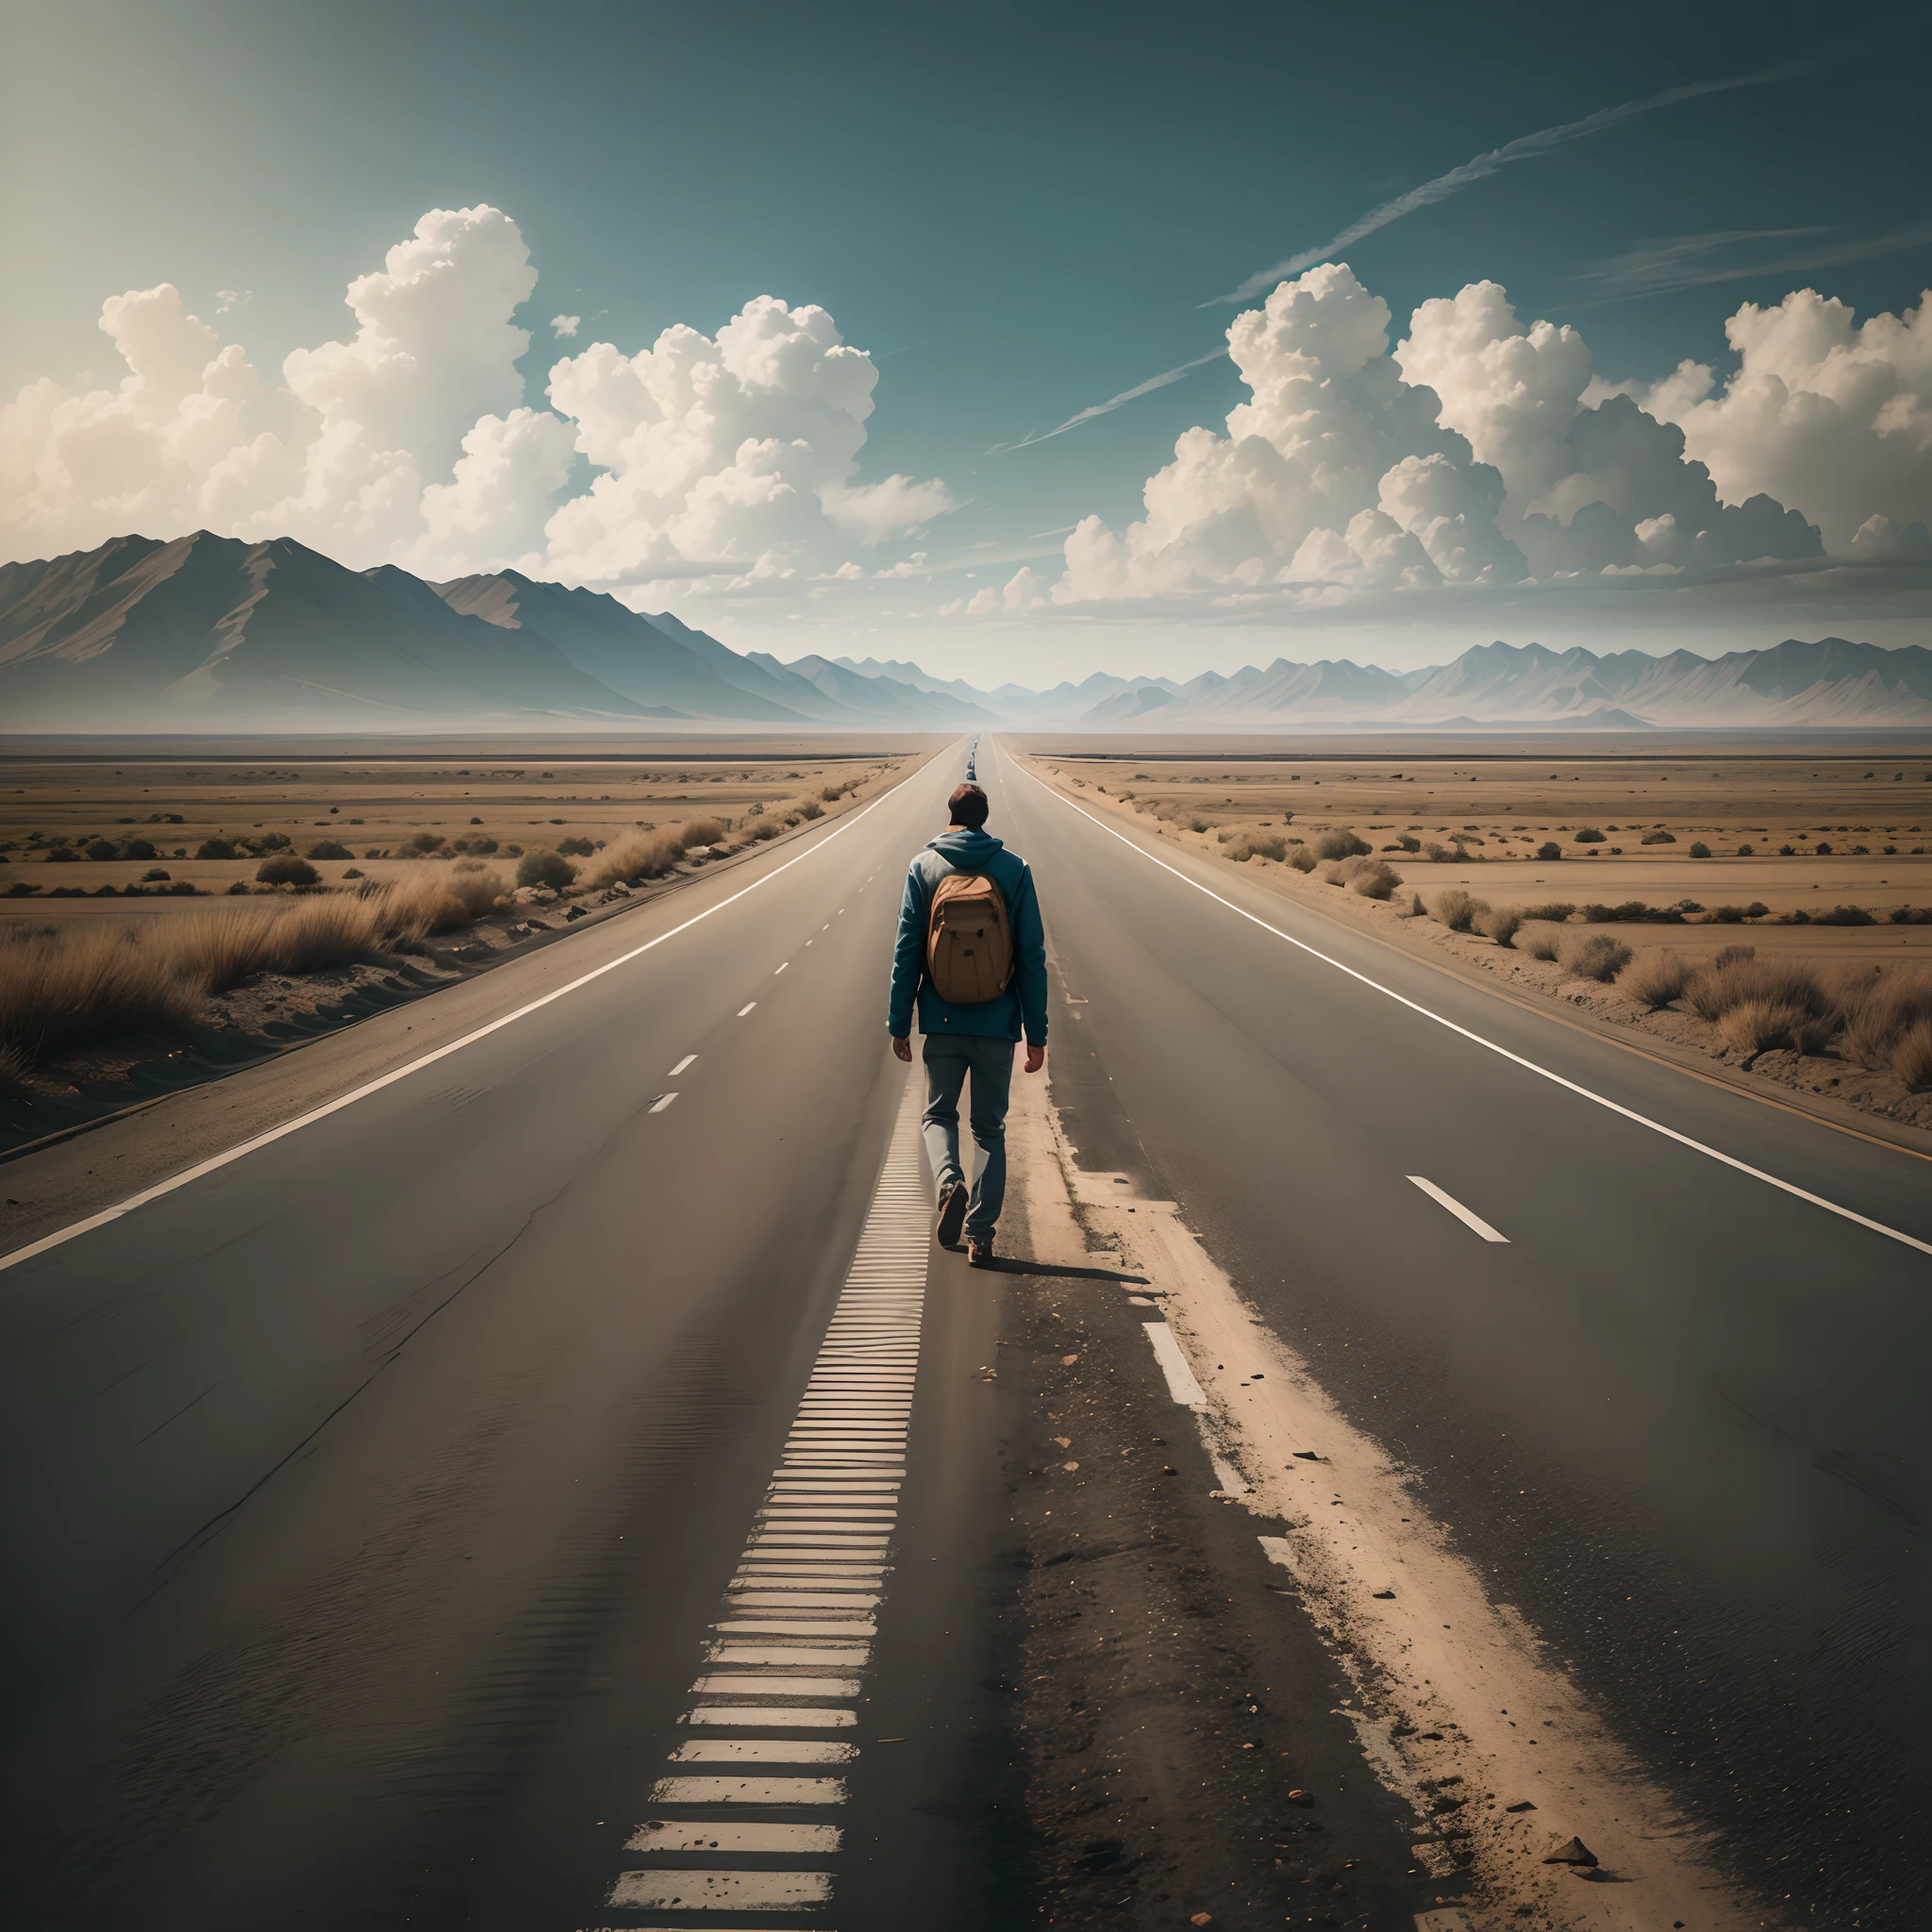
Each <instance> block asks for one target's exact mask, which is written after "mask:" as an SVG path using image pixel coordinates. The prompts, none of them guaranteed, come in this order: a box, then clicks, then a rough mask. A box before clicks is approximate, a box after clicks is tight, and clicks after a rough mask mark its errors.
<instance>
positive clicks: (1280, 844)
mask: <svg viewBox="0 0 1932 1932" xmlns="http://www.w3.org/2000/svg"><path fill="white" fill-rule="evenodd" d="M1227 856H1228V857H1229V858H1232V859H1234V860H1235V861H1236V862H1237V863H1239V862H1241V860H1243V859H1249V858H1274V859H1283V858H1287V857H1288V841H1287V840H1286V839H1284V838H1283V837H1282V836H1281V835H1280V834H1279V833H1278V832H1236V833H1234V834H1233V835H1232V836H1231V837H1230V838H1229V840H1228V841H1227Z"/></svg>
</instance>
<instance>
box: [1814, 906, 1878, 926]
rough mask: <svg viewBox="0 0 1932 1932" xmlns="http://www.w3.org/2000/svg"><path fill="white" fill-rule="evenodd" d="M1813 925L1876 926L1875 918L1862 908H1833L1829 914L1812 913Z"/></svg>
mask: <svg viewBox="0 0 1932 1932" xmlns="http://www.w3.org/2000/svg"><path fill="white" fill-rule="evenodd" d="M1811 924H1813V925H1876V924H1878V921H1877V918H1876V916H1875V915H1874V914H1873V913H1870V912H1867V911H1866V910H1865V908H1863V907H1862V906H1834V907H1833V908H1831V910H1830V911H1829V912H1814V913H1813V914H1812V915H1811Z"/></svg>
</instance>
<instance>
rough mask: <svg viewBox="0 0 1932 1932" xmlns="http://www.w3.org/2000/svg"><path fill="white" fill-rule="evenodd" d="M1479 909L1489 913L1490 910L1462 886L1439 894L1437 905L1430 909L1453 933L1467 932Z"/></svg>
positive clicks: (1437, 895) (1453, 887)
mask: <svg viewBox="0 0 1932 1932" xmlns="http://www.w3.org/2000/svg"><path fill="white" fill-rule="evenodd" d="M1479 909H1480V910H1482V911H1485V912H1487V911H1488V910H1489V908H1488V907H1487V906H1485V905H1484V904H1483V902H1482V900H1480V899H1473V898H1471V897H1470V895H1469V894H1468V893H1467V892H1465V891H1463V890H1462V888H1461V887H1460V886H1451V887H1450V888H1449V890H1448V891H1446V892H1438V893H1437V894H1436V903H1435V904H1434V905H1433V906H1432V907H1430V908H1429V910H1430V911H1432V912H1433V913H1434V914H1435V915H1436V917H1437V918H1438V919H1440V920H1441V922H1442V924H1444V925H1446V926H1447V927H1448V928H1449V930H1450V931H1451V932H1467V931H1468V930H1469V927H1470V922H1471V921H1472V920H1473V919H1474V917H1475V915H1476V912H1477V911H1478V910H1479Z"/></svg>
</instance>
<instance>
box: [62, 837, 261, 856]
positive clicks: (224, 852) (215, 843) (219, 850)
mask: <svg viewBox="0 0 1932 1932" xmlns="http://www.w3.org/2000/svg"><path fill="white" fill-rule="evenodd" d="M53 856H54V855H53V854H52V853H51V852H50V853H48V855H47V857H48V858H53ZM194 856H195V858H234V856H235V848H234V846H233V845H232V844H230V843H229V841H227V840H226V839H204V840H203V841H201V843H200V844H199V845H197V846H196V847H195V848H194Z"/></svg>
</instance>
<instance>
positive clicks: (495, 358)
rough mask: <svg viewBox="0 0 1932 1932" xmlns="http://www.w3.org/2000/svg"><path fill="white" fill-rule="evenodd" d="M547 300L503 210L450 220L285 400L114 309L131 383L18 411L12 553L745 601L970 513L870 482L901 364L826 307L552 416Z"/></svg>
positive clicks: (606, 364) (586, 382) (7, 466)
mask: <svg viewBox="0 0 1932 1932" xmlns="http://www.w3.org/2000/svg"><path fill="white" fill-rule="evenodd" d="M536 283H537V273H536V270H535V269H534V268H533V267H532V266H531V263H530V257H529V251H528V249H527V247H526V246H525V242H524V238H523V236H522V234H521V232H520V231H519V230H518V227H517V225H516V223H515V222H514V221H512V220H511V219H510V217H509V216H508V215H507V214H505V213H504V212H503V211H502V210H500V209H498V208H490V207H487V206H478V207H475V208H457V209H447V208H438V209H432V210H431V211H430V212H429V213H427V214H425V216H424V217H423V218H422V220H421V221H419V222H418V223H417V224H416V226H415V231H414V233H413V234H412V235H410V236H409V237H408V239H407V240H405V241H402V242H398V243H397V244H396V245H395V246H394V247H392V248H391V249H390V250H389V251H388V254H387V256H386V258H385V259H384V262H383V265H382V267H381V268H380V269H378V270H376V271H375V272H373V273H371V274H369V275H361V276H358V278H357V279H356V280H355V281H353V282H351V283H350V284H349V287H348V290H347V293H346V301H347V306H348V309H349V312H350V316H351V318H352V321H353V327H352V328H351V329H349V330H347V331H345V332H344V334H343V335H342V337H341V339H340V340H336V341H325V342H323V343H321V344H320V345H319V346H317V347H314V348H302V349H297V350H295V351H294V352H292V353H291V355H289V356H288V357H287V358H284V360H283V364H282V368H281V372H280V381H279V382H275V381H273V380H269V381H265V380H264V379H263V378H262V377H261V375H259V374H258V371H257V369H256V367H255V366H254V364H253V363H251V362H250V360H249V359H248V358H247V355H246V353H245V352H244V351H243V349H242V347H241V346H240V345H239V344H237V343H233V342H225V341H223V339H222V336H221V334H220V332H219V331H218V330H217V329H216V328H214V327H212V326H210V325H208V323H206V322H204V321H202V320H201V319H200V318H199V317H197V316H195V315H192V314H191V313H189V312H188V310H187V308H186V307H185V305H184V304H183V302H182V299H181V296H180V293H179V291H177V290H176V289H175V287H174V286H173V285H172V284H169V283H162V284H160V285H159V286H158V287H156V288H153V289H145V290H134V291H128V292H127V293H125V294H123V295H117V296H114V297H112V298H111V299H110V300H108V302H107V303H106V304H105V305H104V306H103V308H102V313H101V321H100V326H101V328H102V330H103V332H104V333H106V334H107V335H108V338H109V340H110V341H112V342H113V344H114V347H115V350H116V352H117V353H118V355H119V357H120V358H121V361H122V364H123V365H124V368H125V375H124V376H123V377H122V379H121V380H120V382H119V383H118V384H117V385H116V386H115V387H113V388H108V389H95V390H90V391H81V392H77V393H76V392H70V391H68V390H66V389H65V388H63V387H62V386H61V385H60V384H58V383H56V382H53V381H51V380H42V381H39V382H35V383H30V384H28V385H27V386H26V387H25V389H24V390H22V391H20V393H19V394H18V395H17V396H16V397H15V398H14V399H13V401H12V402H11V403H9V404H8V405H7V406H6V407H5V408H0V554H4V555H7V556H11V557H27V556H46V555H51V554H55V553H58V552H60V551H64V550H75V549H86V548H91V547H92V546H94V545H96V544H98V543H101V542H103V541H106V540H107V539H108V538H109V537H112V536H117V535H120V534H123V533H125V532H129V531H138V532H140V533H142V534H144V535H148V536H156V537H163V538H166V537H175V536H179V535H182V534H184V533H186V532H188V531H191V530H193V529H197V528H208V529H211V530H214V531H216V532H217V533H219V534H221V535H225V536H236V537H242V538H244V539H247V540H250V541H256V540H260V539H263V538H268V537H277V536H292V537H295V538H297V539H299V540H300V541H304V542H307V543H310V544H313V545H314V546H315V547H316V548H318V549H321V550H324V551H325V552H327V553H328V554H329V555H331V556H333V557H336V558H339V559H340V560H341V561H342V562H345V563H349V564H352V565H358V566H359V565H368V564H374V563H379V562H395V563H401V564H404V565H407V566H408V567H409V568H411V569H415V570H420V571H424V572H426V573H428V574H430V575H456V574H459V573H462V572H467V571H473V570H482V569H490V568H495V567H498V566H500V565H503V564H506V563H516V564H519V565H520V566H522V567H523V568H525V569H531V570H541V571H546V572H550V573H552V574H555V575H563V576H567V577H569V578H571V579H572V580H573V581H578V582H597V583H608V584H615V585H620V586H639V585H641V584H643V583H646V582H648V581H650V580H652V578H653V577H654V575H656V576H660V577H662V578H663V579H665V580H669V581H676V582H681V583H686V584H689V583H691V582H692V581H693V580H710V581H711V582H713V583H714V584H715V585H719V586H723V585H729V584H741V585H746V586H749V585H751V584H753V583H758V582H762V583H766V584H770V583H774V582H782V581H783V580H786V579H788V578H790V577H791V576H793V575H798V576H801V577H806V576H809V575H813V574H815V573H820V572H824V571H829V570H831V569H832V568H833V567H834V566H836V564H837V563H838V562H839V561H840V560H841V558H843V557H844V556H845V554H846V552H847V551H848V549H849V547H850V545H851V544H852V542H854V541H858V542H859V543H861V544H864V545H867V546H876V545H878V544H880V543H883V542H886V541H890V540H891V539H893V538H896V537H899V536H902V535H906V534H908V533H910V532H913V531H916V530H918V529H920V528H921V527H923V526H924V525H926V524H928V523H930V522H931V521H932V520H933V519H934V518H936V517H939V516H941V515H943V514H945V513H946V512H947V511H949V510H951V509H953V508H956V504H955V500H954V498H953V496H952V495H951V493H950V492H949V491H947V489H946V487H945V485H944V484H942V483H941V482H938V481H936V480H921V479H918V478H914V477H910V476H906V475H891V476H888V477H886V478H884V479H883V480H879V481H866V480H864V479H862V478H861V477H860V475H859V474H858V454H859V451H860V449H861V448H862V446H863V444H864V442H865V426H864V425H865V422H866V419H867V417H868V416H869V415H870V414H871V411H872V407H873V403H872V397H873V390H874V386H875V385H876V383H877V381H878V372H877V370H876V369H875V368H874V365H873V362H872V360H871V358H870V357H869V356H867V355H866V354H865V353H864V352H863V351H862V350H859V349H857V348H854V347H852V346H850V345H849V344H847V343H846V342H844V341H843V340H842V339H841V336H840V334H839V331H838V328H837V326H836V325H835V324H834V323H833V321H832V318H831V317H830V316H829V315H827V314H826V313H825V311H824V309H822V308H813V307H810V306H808V305H806V306H801V307H798V308H791V307H789V306H788V305H787V304H785V303H784V302H781V301H779V300H777V299H776V298H775V297H773V296H760V297H759V298H758V300H756V301H754V302H751V303H749V304H747V305H746V307H745V308H744V309H743V310H742V311H741V313H740V314H738V315H736V316H734V317H732V318H731V320H730V321H729V322H727V323H726V324H725V325H724V326H723V327H722V328H721V329H720V330H719V331H718V333H717V335H716V337H715V338H712V337H708V336H706V335H704V334H701V333H700V332H699V331H698V330H696V329H691V328H686V327H682V326H678V327H674V328H670V329H667V330H666V331H665V332H664V333H663V334H662V335H661V336H660V337H659V338H658V341H657V342H656V343H654V344H653V345H652V346H650V347H649V348H646V349H644V350H642V351H641V352H640V353H639V354H637V355H634V356H632V355H626V354H625V352H624V351H623V350H621V349H619V348H617V347H615V346H614V345H612V344H611V343H608V342H592V343H591V344H589V345H588V346H586V347H585V348H584V349H582V350H581V351H580V352H578V353H577V354H575V355H572V356H566V357H564V358H563V359H561V360H560V361H558V363H557V364H556V365H555V366H554V368H553V369H552V370H551V372H550V377H549V385H548V392H549V400H550V402H551V404H552V406H553V407H552V408H532V407H530V406H529V405H528V404H527V403H526V401H525V384H524V378H523V375H521V373H520V372H519V370H518V368H517V363H518V360H519V358H522V357H523V356H524V355H525V352H526V351H527V350H528V348H529V346H530V337H529V334H528V332H527V331H526V330H525V329H524V328H522V327H520V326H519V325H517V322H516V320H515V317H516V314H517V311H518V309H519V308H521V307H522V305H523V304H524V303H525V302H526V301H528V299H529V298H530V296H531V294H532V292H533V291H534V290H535V288H536ZM242 299H245V298H233V299H231V296H230V294H229V293H228V292H227V291H225V292H224V295H223V298H222V305H221V308H220V309H219V310H218V311H217V313H218V314H221V313H226V312H228V311H229V310H230V309H231V308H238V307H239V306H240V303H241V300H242ZM579 326H580V318H578V317H575V316H570V315H559V316H558V317H556V318H555V319H554V320H553V322H552V324H551V327H552V329H553V330H554V331H555V332H556V333H557V334H558V335H560V336H567V335H570V334H573V333H575V330H576V329H577V328H578V327H579ZM573 483H575V484H576V485H577V486H578V493H577V494H575V495H574V496H568V497H566V495H565V492H566V491H568V490H569V489H570V487H571V486H572V484H573Z"/></svg>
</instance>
